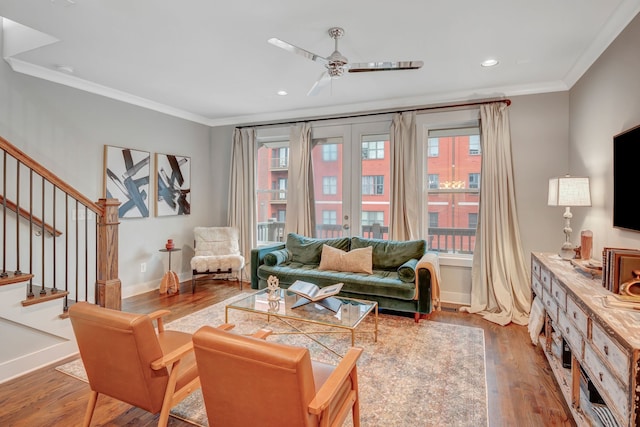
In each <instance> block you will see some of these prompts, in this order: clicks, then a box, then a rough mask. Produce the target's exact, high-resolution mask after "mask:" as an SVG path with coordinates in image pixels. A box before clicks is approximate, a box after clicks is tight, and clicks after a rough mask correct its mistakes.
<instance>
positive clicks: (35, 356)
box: [0, 340, 78, 384]
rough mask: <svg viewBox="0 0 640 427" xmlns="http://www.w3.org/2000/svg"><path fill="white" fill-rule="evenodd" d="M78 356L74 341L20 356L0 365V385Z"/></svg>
mask: <svg viewBox="0 0 640 427" xmlns="http://www.w3.org/2000/svg"><path fill="white" fill-rule="evenodd" d="M76 354H78V345H77V344H76V342H75V340H73V341H67V342H64V343H61V344H57V345H54V346H51V347H48V348H44V349H42V350H39V351H36V352H33V353H30V354H25V355H22V356H20V357H18V358H15V359H13V360H9V361H6V362H4V363H2V364H0V384H2V383H4V382H7V381H9V380H12V379H14V378H17V377H20V376H22V375H25V374H28V373H29V372H32V371H35V370H37V369H40V368H43V367H45V366H47V365H50V364H52V363H56V362H59V361H60V360H63V359H66V358H68V357H71V356H74V355H76Z"/></svg>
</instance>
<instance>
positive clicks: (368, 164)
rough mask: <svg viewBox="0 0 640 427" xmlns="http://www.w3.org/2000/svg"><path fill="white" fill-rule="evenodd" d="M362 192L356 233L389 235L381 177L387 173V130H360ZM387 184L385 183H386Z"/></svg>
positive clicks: (386, 198)
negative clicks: (358, 230) (365, 132)
mask: <svg viewBox="0 0 640 427" xmlns="http://www.w3.org/2000/svg"><path fill="white" fill-rule="evenodd" d="M360 143H361V144H362V163H361V171H362V172H361V174H362V194H361V210H360V233H361V235H362V236H363V237H367V238H375V239H388V238H389V223H388V222H387V221H388V220H389V209H390V197H391V196H390V194H391V192H390V191H389V189H388V188H386V187H385V181H386V182H390V179H391V178H390V177H391V160H390V159H391V156H390V154H391V151H390V150H391V143H390V142H389V134H388V133H382V134H373V133H371V134H361V135H360ZM387 187H388V186H387Z"/></svg>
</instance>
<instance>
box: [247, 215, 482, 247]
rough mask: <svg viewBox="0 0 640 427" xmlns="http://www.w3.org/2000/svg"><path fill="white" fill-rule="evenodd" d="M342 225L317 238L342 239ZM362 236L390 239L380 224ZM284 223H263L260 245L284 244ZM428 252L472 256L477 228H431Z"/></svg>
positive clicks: (320, 231)
mask: <svg viewBox="0 0 640 427" xmlns="http://www.w3.org/2000/svg"><path fill="white" fill-rule="evenodd" d="M343 231H344V230H343V228H342V225H339V224H319V225H317V226H316V236H317V237H318V238H321V239H330V238H336V237H341V236H342V235H343ZM361 236H362V237H366V238H371V239H388V238H389V227H387V226H381V225H379V224H373V225H363V226H362V230H361ZM285 238H286V236H285V234H284V222H275V221H273V222H261V223H259V224H258V243H259V244H265V243H269V242H284V240H285ZM426 240H427V244H428V250H430V251H435V252H441V253H458V254H471V253H473V248H474V245H475V243H476V229H475V228H448V227H431V228H429V237H428V238H427V239H426Z"/></svg>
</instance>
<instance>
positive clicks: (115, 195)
mask: <svg viewBox="0 0 640 427" xmlns="http://www.w3.org/2000/svg"><path fill="white" fill-rule="evenodd" d="M150 177H151V154H150V153H149V152H146V151H139V150H132V149H130V148H121V147H112V146H109V145H105V146H104V194H105V197H107V198H112V199H118V200H119V201H120V207H119V209H118V217H119V218H146V217H148V216H149V194H150V193H149V189H150V186H149V182H150Z"/></svg>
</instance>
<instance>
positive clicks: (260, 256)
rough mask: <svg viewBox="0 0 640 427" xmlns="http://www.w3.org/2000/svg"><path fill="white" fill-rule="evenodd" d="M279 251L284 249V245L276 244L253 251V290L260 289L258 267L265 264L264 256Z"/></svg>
mask: <svg viewBox="0 0 640 427" xmlns="http://www.w3.org/2000/svg"><path fill="white" fill-rule="evenodd" d="M279 249H284V243H274V244H271V245H266V246H260V247H259V248H255V249H251V289H258V267H260V266H261V265H262V264H264V256H265V255H266V254H268V253H269V252H273V251H276V250H279Z"/></svg>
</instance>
